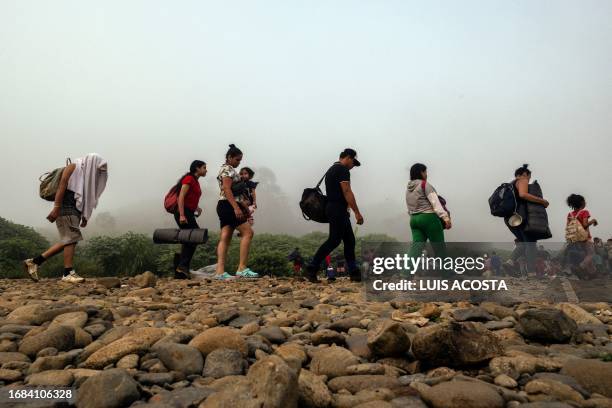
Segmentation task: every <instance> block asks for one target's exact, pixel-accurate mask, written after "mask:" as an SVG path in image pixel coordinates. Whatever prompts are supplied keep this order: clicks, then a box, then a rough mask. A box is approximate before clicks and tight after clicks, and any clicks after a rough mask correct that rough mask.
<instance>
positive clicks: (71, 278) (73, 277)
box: [62, 271, 85, 283]
mask: <svg viewBox="0 0 612 408" xmlns="http://www.w3.org/2000/svg"><path fill="white" fill-rule="evenodd" d="M84 280H85V279H83V278H81V277H80V276H79V275H77V273H76V272H75V271H70V273H69V274H68V275H66V276H64V277H62V282H69V283H81V282H83V281H84Z"/></svg>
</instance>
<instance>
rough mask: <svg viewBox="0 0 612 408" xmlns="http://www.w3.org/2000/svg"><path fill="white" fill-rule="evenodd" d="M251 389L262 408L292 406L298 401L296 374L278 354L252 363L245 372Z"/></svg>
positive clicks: (287, 407)
mask: <svg viewBox="0 0 612 408" xmlns="http://www.w3.org/2000/svg"><path fill="white" fill-rule="evenodd" d="M247 379H248V380H249V381H250V382H251V384H252V390H253V392H254V394H255V395H257V398H258V399H259V400H260V401H261V402H262V406H263V407H264V408H294V407H297V403H298V393H299V387H298V376H297V374H296V372H295V371H294V370H293V369H291V367H289V366H288V365H287V363H285V361H284V360H283V359H282V358H280V357H278V356H274V355H272V356H269V357H266V358H263V359H261V360H259V361H258V362H256V363H255V364H253V365H252V366H251V368H250V369H249V373H248V374H247Z"/></svg>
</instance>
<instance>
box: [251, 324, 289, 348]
mask: <svg viewBox="0 0 612 408" xmlns="http://www.w3.org/2000/svg"><path fill="white" fill-rule="evenodd" d="M257 334H258V335H259V336H261V337H264V338H266V339H268V341H270V343H275V344H280V343H283V342H284V341H285V339H286V336H285V333H283V331H282V330H281V329H280V327H278V326H267V327H264V328H262V329H261V330H259V331H258V332H257Z"/></svg>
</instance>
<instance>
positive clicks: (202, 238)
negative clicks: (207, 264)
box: [153, 228, 208, 244]
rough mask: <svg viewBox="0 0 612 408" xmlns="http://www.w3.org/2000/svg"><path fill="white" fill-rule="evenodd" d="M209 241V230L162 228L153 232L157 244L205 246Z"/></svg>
mask: <svg viewBox="0 0 612 408" xmlns="http://www.w3.org/2000/svg"><path fill="white" fill-rule="evenodd" d="M206 241H208V229H206V228H194V229H178V228H161V229H156V230H155V231H154V232H153V242H154V243H156V244H203V243H205V242H206Z"/></svg>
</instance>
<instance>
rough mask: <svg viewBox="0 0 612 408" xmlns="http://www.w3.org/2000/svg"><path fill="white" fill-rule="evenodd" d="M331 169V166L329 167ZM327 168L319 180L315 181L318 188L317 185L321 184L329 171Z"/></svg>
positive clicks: (317, 186)
mask: <svg viewBox="0 0 612 408" xmlns="http://www.w3.org/2000/svg"><path fill="white" fill-rule="evenodd" d="M329 169H331V167H330V168H329ZM329 169H327V171H326V172H325V174H324V175H323V177H321V180H319V182H318V183H317V185H316V187H315V188H319V186H320V185H321V183H322V182H323V180H325V177H326V176H327V173H329Z"/></svg>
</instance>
